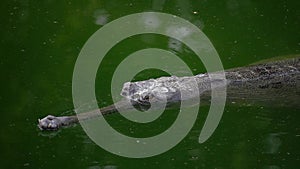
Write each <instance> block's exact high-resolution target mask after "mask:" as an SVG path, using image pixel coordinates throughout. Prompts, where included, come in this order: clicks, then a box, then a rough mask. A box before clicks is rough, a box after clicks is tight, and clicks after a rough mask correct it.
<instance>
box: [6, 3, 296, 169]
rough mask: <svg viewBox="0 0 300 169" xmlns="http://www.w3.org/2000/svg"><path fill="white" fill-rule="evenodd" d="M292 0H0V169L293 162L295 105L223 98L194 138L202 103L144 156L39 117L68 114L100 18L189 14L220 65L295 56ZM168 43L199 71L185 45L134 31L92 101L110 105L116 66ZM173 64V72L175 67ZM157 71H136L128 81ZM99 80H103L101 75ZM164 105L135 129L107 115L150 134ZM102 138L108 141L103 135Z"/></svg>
mask: <svg viewBox="0 0 300 169" xmlns="http://www.w3.org/2000/svg"><path fill="white" fill-rule="evenodd" d="M299 7H300V1H297V0H286V1H284V0H278V1H251V0H242V1H238V0H227V1H225V0H219V1H208V0H199V1H187V0H177V1H164V0H161V1H159V0H156V1H154V0H153V1H116V0H106V1H92V0H90V1H51V0H46V1H28V0H22V1H8V0H7V1H2V2H1V7H0V8H1V15H0V18H1V28H0V30H1V32H0V33H1V47H0V51H1V55H0V75H1V76H0V77H1V84H0V113H1V118H0V122H1V129H0V131H1V134H0V157H1V158H0V162H1V164H0V166H1V167H0V168H93V169H94V168H105V169H108V168H178V169H181V168H195V169H196V168H218V169H221V168H222V169H223V168H239V169H240V168H249V169H252V168H262V169H283V168H287V169H297V168H299V166H300V145H299V143H300V123H299V120H300V115H299V109H297V108H294V107H285V108H278V107H276V108H272V107H265V106H241V105H231V104H228V105H227V106H226V107H225V112H224V115H223V118H222V120H221V122H220V124H219V126H218V128H217V130H216V131H215V132H214V134H213V135H212V137H211V138H210V139H209V140H208V141H206V142H205V143H203V144H199V143H198V136H199V133H200V129H201V128H202V126H203V124H204V121H205V118H206V115H207V110H208V107H207V106H204V107H201V109H200V111H199V116H198V119H197V121H196V124H195V126H194V127H193V129H192V130H191V131H190V133H189V134H188V135H187V136H186V137H185V138H184V140H183V141H181V142H180V143H179V144H178V145H177V146H175V147H174V148H172V149H171V150H169V151H167V152H165V153H163V154H161V155H158V156H154V157H150V158H145V159H130V158H124V157H120V156H117V155H114V154H111V153H109V152H107V151H105V150H103V149H101V148H100V147H99V146H97V145H96V144H95V143H93V142H92V141H91V140H90V139H89V137H88V136H87V135H86V134H85V132H84V131H83V129H82V128H81V126H80V125H76V126H72V127H69V128H65V129H63V130H59V131H58V132H41V131H39V129H38V128H37V126H36V125H37V119H38V118H41V117H44V116H45V115H48V114H53V115H71V114H72V113H73V112H72V111H68V110H72V108H73V103H72V73H73V68H74V65H75V62H76V59H77V57H78V54H79V52H80V50H81V48H82V46H83V45H84V43H85V42H86V41H87V39H88V38H89V37H90V36H91V35H92V34H93V33H94V32H95V31H97V30H98V29H99V28H101V25H103V24H105V23H106V22H109V21H112V20H114V19H117V18H119V17H122V16H124V15H128V14H132V13H137V12H144V11H160V12H166V13H170V14H174V15H178V16H180V17H182V18H185V19H187V20H189V21H190V22H192V23H194V24H195V25H197V26H198V27H200V28H201V29H202V30H203V32H204V33H205V34H206V35H207V36H208V38H209V39H210V40H211V41H212V43H213V45H214V46H215V48H216V50H217V51H218V53H219V55H220V58H221V60H222V62H223V65H224V67H225V68H232V67H237V66H243V65H246V64H249V63H252V62H256V61H259V60H262V59H268V58H271V57H274V56H282V55H290V54H299V53H300V31H299V30H300V10H299ZM148 47H158V48H161V49H165V50H170V51H173V52H174V53H176V54H177V55H178V56H180V57H181V58H183V60H184V61H185V62H186V63H187V64H188V65H189V66H190V67H191V69H192V70H193V71H194V72H193V73H195V74H196V73H200V72H203V71H205V69H204V68H203V66H202V64H201V63H200V62H199V60H197V59H195V56H194V55H193V53H192V52H191V51H189V49H188V48H187V47H185V46H184V45H183V47H182V48H181V50H180V49H170V48H169V47H168V38H166V37H163V36H157V35H151V34H147V35H139V36H135V37H131V38H128V39H126V40H124V41H122V42H120V43H119V44H118V45H116V46H115V47H114V48H113V49H112V50H111V51H110V52H109V53H108V54H107V56H106V58H105V59H104V60H103V63H102V64H101V67H102V69H101V70H99V71H98V75H97V77H100V76H101V78H97V81H96V86H97V88H96V93H97V95H98V96H99V95H101V98H99V100H98V101H99V102H100V103H99V106H106V105H108V104H110V103H111V102H112V101H111V97H110V93H109V91H110V80H105V79H111V76H112V74H113V71H114V69H115V68H116V66H117V65H118V63H120V61H121V60H122V59H123V58H124V57H126V55H128V54H130V53H132V52H134V51H135V50H139V49H143V48H148ZM179 71H180V70H179ZM161 75H165V73H163V72H161V71H158V70H155V71H153V70H152V71H143V72H141V73H139V74H138V75H137V76H136V80H141V79H147V78H150V77H159V76H161ZM103 79H104V80H103ZM176 115H177V113H176V111H175V110H174V113H172V111H168V112H167V115H163V116H162V117H161V118H159V119H158V120H157V121H155V122H153V123H151V124H149V125H146V126H139V125H137V124H132V123H130V122H128V121H126V120H124V119H122V118H121V117H120V116H118V115H112V116H110V117H108V118H107V120H108V121H110V123H111V124H112V125H114V128H116V129H118V131H121V132H124V133H127V134H129V135H130V133H131V132H128V128H131V129H132V130H133V132H132V133H133V134H131V135H132V136H145V137H146V136H149V135H153V134H157V133H160V132H162V131H164V129H166V128H167V127H168V126H170V125H171V124H172V122H173V121H174V119H175V118H176ZM103 139H109V138H103Z"/></svg>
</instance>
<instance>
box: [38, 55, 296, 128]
mask: <svg viewBox="0 0 300 169" xmlns="http://www.w3.org/2000/svg"><path fill="white" fill-rule="evenodd" d="M220 73H223V75H225V78H211V77H212V76H213V75H215V77H217V75H218V74H220ZM193 82H196V83H193ZM299 82H300V56H294V57H291V58H285V59H277V60H272V61H267V62H260V63H256V64H251V65H248V66H244V67H238V68H232V69H228V70H225V71H222V72H221V71H219V72H218V71H217V72H213V73H202V74H198V75H195V76H184V77H177V76H170V77H160V78H157V79H149V80H144V81H137V82H126V83H125V84H124V86H123V89H122V91H121V96H123V99H122V100H121V101H119V102H116V103H114V104H112V105H110V106H107V107H103V108H100V112H101V113H100V114H99V111H98V110H94V111H89V112H85V113H80V114H77V115H72V116H59V117H56V116H53V115H48V116H46V117H44V118H42V119H38V127H39V128H40V129H41V130H58V129H59V128H61V127H62V126H70V125H72V124H74V123H78V122H79V120H78V119H79V118H80V120H88V119H91V118H94V117H97V116H99V115H107V114H111V113H115V112H118V111H119V110H123V111H127V112H130V111H131V110H133V109H136V108H137V109H140V110H144V109H147V108H149V106H151V104H153V103H160V102H165V100H167V104H166V108H172V107H173V105H178V103H180V102H181V101H183V100H193V98H197V97H200V98H201V104H202V103H203V104H205V103H208V104H209V100H210V95H211V90H212V89H213V88H224V89H226V95H227V97H226V99H227V102H228V103H238V102H241V103H247V105H249V104H252V103H258V102H261V103H263V104H269V105H271V106H286V105H289V106H294V107H299V103H298V102H299V100H300V83H299ZM195 84H196V86H195ZM195 90H197V92H195ZM182 92H184V93H185V94H184V97H183V96H182Z"/></svg>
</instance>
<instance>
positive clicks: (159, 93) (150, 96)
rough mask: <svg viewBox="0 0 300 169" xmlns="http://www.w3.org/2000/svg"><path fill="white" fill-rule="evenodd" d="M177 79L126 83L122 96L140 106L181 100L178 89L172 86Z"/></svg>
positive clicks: (165, 78) (168, 78) (164, 78)
mask: <svg viewBox="0 0 300 169" xmlns="http://www.w3.org/2000/svg"><path fill="white" fill-rule="evenodd" d="M176 78H177V77H175V76H172V77H161V78H158V79H150V80H146V81H139V82H126V83H124V85H123V89H122V92H121V96H123V97H125V98H127V99H129V100H130V101H133V102H137V103H139V104H149V103H154V102H166V101H167V100H168V101H172V100H179V99H180V92H179V91H178V87H176V86H175V85H174V83H173V84H172V81H174V80H175V79H176Z"/></svg>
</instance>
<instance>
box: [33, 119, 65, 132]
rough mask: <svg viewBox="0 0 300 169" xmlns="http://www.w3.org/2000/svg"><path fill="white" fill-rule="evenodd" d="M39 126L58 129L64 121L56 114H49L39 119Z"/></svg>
mask: <svg viewBox="0 0 300 169" xmlns="http://www.w3.org/2000/svg"><path fill="white" fill-rule="evenodd" d="M38 122H39V124H38V127H39V128H40V129H41V130H58V129H59V127H60V126H62V121H61V120H60V119H59V118H58V117H55V116H52V115H48V116H46V117H45V118H43V119H38Z"/></svg>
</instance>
